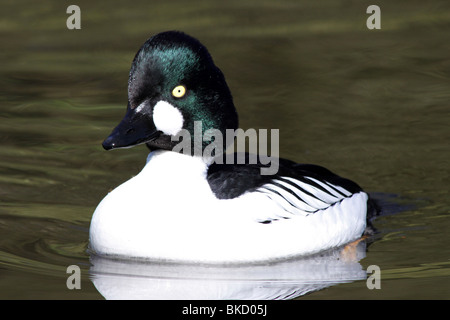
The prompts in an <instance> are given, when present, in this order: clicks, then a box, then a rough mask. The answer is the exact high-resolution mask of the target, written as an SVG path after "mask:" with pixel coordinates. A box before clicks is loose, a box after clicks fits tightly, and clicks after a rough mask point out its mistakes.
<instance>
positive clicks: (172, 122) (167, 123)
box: [153, 101, 184, 136]
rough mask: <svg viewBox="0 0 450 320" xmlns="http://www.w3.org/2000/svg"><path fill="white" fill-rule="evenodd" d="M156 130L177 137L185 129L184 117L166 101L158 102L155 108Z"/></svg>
mask: <svg viewBox="0 0 450 320" xmlns="http://www.w3.org/2000/svg"><path fill="white" fill-rule="evenodd" d="M153 122H154V123H155V126H156V129H158V130H159V131H162V132H163V133H164V134H167V135H172V136H174V135H176V134H177V133H178V132H180V130H181V129H182V128H183V122H184V119H183V115H182V114H181V112H180V110H178V108H175V107H174V106H173V105H171V104H170V103H168V102H166V101H158V103H157V104H156V105H155V107H154V108H153Z"/></svg>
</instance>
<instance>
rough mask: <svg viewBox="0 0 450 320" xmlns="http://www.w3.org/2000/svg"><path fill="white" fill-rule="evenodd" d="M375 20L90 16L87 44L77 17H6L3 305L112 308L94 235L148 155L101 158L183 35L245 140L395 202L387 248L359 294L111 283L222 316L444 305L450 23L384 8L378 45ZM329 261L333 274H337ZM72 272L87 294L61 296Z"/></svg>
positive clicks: (147, 11)
mask: <svg viewBox="0 0 450 320" xmlns="http://www.w3.org/2000/svg"><path fill="white" fill-rule="evenodd" d="M369 4H371V3H369V2H367V3H353V2H346V1H326V2H323V1H321V2H320V4H319V3H317V4H316V3H315V2H313V1H307V2H305V1H302V2H296V1H292V2H291V1H277V2H276V3H274V2H272V1H246V2H244V3H243V2H242V1H227V2H222V3H215V2H214V3H213V2H203V1H191V2H190V3H189V6H186V4H185V2H182V1H174V2H170V3H168V2H164V3H162V2H155V3H148V2H147V1H135V2H134V5H133V6H129V5H128V4H125V3H124V4H114V6H112V5H111V6H107V5H105V4H100V3H96V4H94V3H92V2H88V1H78V2H77V5H79V6H80V8H81V12H82V23H81V24H82V29H81V30H74V31H69V30H67V28H66V19H67V17H68V15H67V14H66V13H65V11H66V4H64V3H61V2H57V1H41V2H39V4H37V3H33V2H31V1H30V2H29V3H26V4H24V3H17V2H12V1H9V2H4V3H3V4H2V7H6V8H7V10H3V9H2V10H1V13H0V15H1V20H0V39H1V43H2V50H1V51H0V142H1V146H2V148H1V149H0V235H1V237H0V298H3V299H16V298H22V299H28V298H37V299H53V298H56V299H61V298H63V299H103V298H104V297H105V296H106V297H107V294H105V292H102V290H101V289H99V288H100V287H101V285H100V284H99V283H102V284H104V283H105V281H103V282H102V279H103V280H104V279H105V277H104V276H102V275H104V274H105V270H106V271H108V272H111V270H110V269H108V268H110V267H111V264H110V263H108V262H106V263H105V264H100V266H102V265H103V266H105V268H107V269H103V271H102V270H90V261H89V258H90V257H89V254H88V253H87V251H86V247H87V244H88V229H89V222H90V219H91V215H92V213H93V211H94V209H95V207H96V205H97V204H98V202H99V201H100V200H101V199H102V198H103V197H104V195H105V194H106V193H107V192H108V191H109V190H110V189H112V188H114V187H115V186H117V185H118V184H120V183H121V182H123V181H125V180H127V179H129V178H130V177H131V176H133V175H135V174H137V173H138V172H139V170H140V169H141V168H142V166H143V164H144V161H145V157H146V154H147V150H146V148H145V147H137V148H133V149H128V150H116V151H112V152H106V151H103V150H102V148H101V142H102V140H103V139H104V138H105V137H106V136H107V134H108V133H109V132H110V130H111V129H112V128H113V127H114V126H115V125H116V124H117V123H118V121H119V120H120V118H121V117H122V115H123V114H124V112H125V107H126V102H127V97H126V92H127V91H126V90H127V88H126V86H127V78H128V71H129V67H130V64H131V60H132V59H133V57H134V54H135V52H136V51H137V49H138V48H139V46H140V45H141V44H142V43H143V42H144V41H145V40H146V39H147V38H148V37H149V36H150V35H152V34H154V33H157V32H160V31H163V30H169V29H178V30H183V31H185V32H187V33H189V34H192V35H194V36H196V37H197V38H199V39H200V40H201V41H202V42H203V43H204V44H205V45H206V46H207V47H208V48H209V50H210V52H211V54H212V55H213V57H214V59H215V61H216V64H217V65H218V66H220V67H221V69H222V70H223V71H224V73H225V75H226V77H227V81H228V84H229V86H230V88H231V90H232V92H233V94H234V100H235V104H236V106H237V109H238V112H239V114H240V126H241V127H242V128H244V129H246V128H250V127H252V128H256V129H258V128H269V129H270V128H278V129H280V154H281V156H282V157H286V158H290V159H293V160H295V161H297V162H304V163H316V164H321V165H323V166H326V167H328V168H330V169H332V170H333V171H335V172H336V173H338V174H340V175H343V176H346V177H348V178H351V179H353V180H355V181H357V182H358V184H360V185H361V186H363V187H364V188H365V189H366V190H367V191H369V192H371V193H373V194H374V195H375V197H378V198H380V199H381V200H382V202H383V203H384V206H385V214H384V215H383V216H382V217H380V218H378V219H377V220H376V221H375V226H376V227H377V228H378V229H379V231H380V235H379V237H378V238H377V239H376V241H374V242H373V243H371V244H370V245H369V246H368V247H367V248H365V249H364V248H363V250H362V251H361V249H358V250H357V251H356V253H357V255H356V258H355V259H354V260H352V262H351V263H350V269H351V270H354V271H355V272H354V273H352V272H350V271H349V269H348V268H345V270H346V272H347V271H349V272H350V273H348V276H346V277H344V278H345V279H344V280H346V281H341V280H343V279H336V276H335V274H334V275H333V274H331V275H330V274H325V275H324V274H323V273H322V274H320V277H322V278H320V277H317V276H316V278H314V279H315V281H316V282H315V283H312V282H314V281H312V280H311V281H310V282H308V281H306V282H308V284H311V285H317V284H319V285H320V284H321V283H322V284H323V283H324V282H323V281H325V282H326V283H325V285H323V286H322V288H323V287H326V288H323V289H322V290H317V291H313V292H310V291H309V290H307V289H305V287H302V285H305V279H313V278H308V277H307V276H305V275H304V274H303V275H299V274H298V273H297V274H295V273H294V274H293V275H291V277H290V278H289V279H288V280H286V279H285V278H284V279H283V278H279V279H272V280H273V281H272V282H271V283H270V284H267V279H268V278H267V277H269V275H270V272H274V269H275V270H277V269H276V268H281V269H282V270H291V269H294V270H297V271H298V270H299V269H300V270H306V271H308V270H310V269H308V267H306V266H308V263H310V262H308V263H305V262H304V261H296V262H291V264H289V265H290V266H295V268H287V267H285V266H283V265H281V266H267V268H266V269H261V267H256V271H255V269H249V270H250V271H249V270H246V271H245V272H242V269H240V270H237V271H236V270H232V271H230V270H228V271H226V270H219V271H217V270H212V271H211V269H204V271H205V272H200V273H197V274H191V273H189V270H191V269H189V268H187V269H186V268H185V269H183V268H182V267H179V268H181V269H178V270H176V271H174V270H173V268H174V267H173V266H165V265H163V266H156V267H155V266H154V265H152V266H150V267H149V268H147V269H146V270H145V271H142V270H141V269H140V267H139V266H132V267H127V268H125V269H123V266H121V265H120V264H119V266H117V265H116V266H115V267H114V268H115V269H114V270H115V271H114V272H112V274H113V275H112V276H111V275H110V278H108V277H106V278H108V279H111V277H112V279H114V280H113V281H112V283H114V281H117V282H120V277H124V276H125V279H127V278H126V277H127V276H129V275H130V274H131V275H132V274H133V272H134V273H135V272H141V273H140V275H141V276H142V282H139V281H138V283H137V284H136V286H139V285H142V284H143V283H147V282H146V281H148V283H149V285H148V286H145V285H144V287H146V288H149V287H150V288H153V289H154V288H157V290H156V291H154V292H153V293H152V294H153V297H156V298H157V297H159V298H164V297H167V296H166V294H175V292H169V293H167V292H165V291H164V290H163V288H167V285H168V283H171V285H172V286H173V287H174V288H175V287H176V288H181V289H180V290H181V291H180V292H182V293H183V292H184V294H185V297H189V292H192V290H188V289H186V288H190V287H191V286H197V288H202V290H204V291H203V292H205V295H206V296H203V298H208V297H209V298H214V297H217V295H215V294H217V292H225V291H226V290H225V289H224V287H220V290H219V289H218V288H219V287H217V286H216V285H217V283H219V284H221V285H223V284H224V281H225V282H226V284H227V286H226V287H227V288H228V289H229V288H230V287H231V288H232V290H229V291H226V292H237V291H236V290H237V289H236V288H238V289H239V290H240V291H239V290H238V291H239V292H240V293H239V294H241V293H242V292H252V291H251V290H252V289H251V288H252V286H253V287H254V286H257V287H261V281H262V283H265V284H267V286H266V287H267V288H268V290H269V289H270V290H273V289H274V288H275V289H276V290H279V291H278V297H287V298H293V297H296V296H297V297H298V298H299V299H334V298H339V299H351V298H353V299H361V298H363V299H366V298H367V299H408V298H412V299H448V298H449V297H450V281H449V279H450V277H449V276H450V268H449V267H450V261H449V257H450V252H449V251H450V250H449V241H448V231H447V230H448V228H449V227H450V222H449V212H450V200H449V176H450V169H449V168H450V166H449V160H448V159H449V158H450V152H449V144H448V141H449V139H450V129H449V124H450V105H449V101H450V94H449V93H450V59H449V52H450V41H449V36H448V35H449V34H450V6H449V4H448V2H447V1H428V2H426V3H423V2H411V1H400V2H399V1H397V2H396V3H395V4H393V3H391V2H388V1H378V3H377V4H378V5H379V6H380V8H381V12H382V22H381V27H382V28H381V30H373V31H370V30H368V29H367V28H366V25H365V21H366V19H367V16H368V15H367V14H366V13H365V11H366V8H367V6H368V5H369ZM333 254H334V255H336V254H340V251H339V252H337V253H336V252H335V253H333ZM333 257H336V256H333ZM325 260H326V259H325ZM330 261H331V262H330ZM330 261H325V262H324V263H325V267H324V269H326V266H330V263H331V264H334V263H336V259H334V258H333V259H331V260H330ZM314 263H316V262H314ZM321 263H323V261H322V262H321ZM73 264H76V265H78V266H80V268H81V290H68V289H67V287H66V280H67V277H68V276H69V274H67V273H66V269H67V267H68V266H69V265H73ZM112 264H113V265H114V263H112ZM321 265H322V266H324V265H323V264H321ZM370 265H377V266H379V267H380V270H381V289H379V290H377V289H373V290H369V289H368V288H367V286H366V280H365V270H366V269H367V268H368V266H370ZM347 266H348V265H347ZM121 268H122V269H121ZM283 268H284V269H283ZM352 268H353V269H352ZM117 270H119V271H117ZM123 270H127V272H128V273H127V272H124V271H123ZM136 270H137V271H136ZM196 270H197V271H198V269H196ZM200 270H203V269H200ZM261 270H263V271H261ZM328 270H329V269H328ZM96 272H97V273H96ZM142 272H144V273H142ZM227 272H228V273H227ZM265 272H266V273H267V274H266V275H264V273H265ZM114 274H115V275H116V276H115V277H114ZM127 274H128V275H127ZM277 274H280V273H279V272H278V273H277ZM281 274H282V275H285V276H288V275H290V273H289V272H288V271H286V273H281ZM307 274H308V273H307ZM227 275H230V276H229V277H228V276H227ZM309 276H311V274H309ZM199 277H200V278H201V279H200V280H199ZM202 277H203V278H202ZM208 277H209V278H208ZM224 277H225V278H224ZM138 278H139V277H138ZM149 279H150V280H149ZM205 279H206V280H205ZM324 279H325V280H324ZM219 280H220V281H219ZM99 281H100V282H99ZM106 282H107V281H106ZM173 283H176V284H177V285H173ZM244 284H245V286H244ZM182 285H185V287H184V288H183V286H182ZM266 287H265V288H266ZM101 288H104V287H101ZM135 288H136V287H135ZM158 288H160V290H158ZM249 288H250V289H249ZM302 288H303V289H304V290H303V289H302ZM228 289H227V290H228ZM241 289H242V290H241ZM315 289H319V287H317V288H315ZM183 290H184V291H183ZM208 290H209V291H208ZM233 290H235V291H233ZM249 290H250V291H249ZM282 290H284V291H282ZM289 290H291V291H289ZM282 292H284V293H282ZM289 292H290V293H289ZM307 292H309V294H306V295H303V294H304V293H307ZM122 293H123V290H122ZM158 293H159V294H160V295H159V296H158ZM237 294H238V293H234V297H245V296H239V295H237ZM270 294H272V295H271V296H269V295H268V296H267V297H272V298H273V297H277V295H276V294H275V296H274V293H273V291H271V293H270ZM283 295H284V296H283ZM247 297H248V296H247Z"/></svg>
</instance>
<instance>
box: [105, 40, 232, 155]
mask: <svg viewBox="0 0 450 320" xmlns="http://www.w3.org/2000/svg"><path fill="white" fill-rule="evenodd" d="M199 122H201V124H202V126H201V127H202V134H204V133H205V131H207V130H209V129H216V130H219V131H220V132H221V133H222V134H223V136H224V137H225V130H226V129H233V130H234V129H236V128H237V126H238V117H237V113H236V110H235V107H234V105H233V99H232V96H231V93H230V90H229V88H228V86H227V84H226V82H225V78H224V76H223V73H222V72H221V71H220V69H219V68H218V67H216V66H215V64H214V62H213V60H212V58H211V56H210V54H209V52H208V50H207V49H206V48H205V47H204V46H203V45H202V44H201V43H200V42H199V41H198V40H197V39H195V38H192V37H190V36H188V35H186V34H184V33H181V32H176V31H169V32H163V33H160V34H157V35H155V36H153V37H151V38H150V39H148V40H147V41H146V42H145V43H144V44H143V46H142V47H141V48H140V49H139V51H138V52H137V54H136V56H135V58H134V60H133V63H132V66H131V70H130V76H129V81H128V107H127V113H126V115H125V117H124V119H123V120H122V121H121V122H120V124H119V125H118V126H117V127H116V128H115V129H114V130H113V132H112V133H111V135H110V136H109V137H108V138H107V139H106V140H105V141H104V142H103V146H104V148H105V149H113V148H124V147H130V146H134V145H137V144H142V143H146V144H147V145H148V146H149V148H151V149H166V150H172V149H173V147H174V146H175V145H176V144H177V143H178V142H177V141H172V139H173V136H174V135H176V134H177V131H179V130H180V129H184V130H187V131H188V132H190V133H191V135H193V134H194V127H195V124H196V123H197V124H198V123H199ZM208 143H209V142H207V141H203V148H204V147H206V146H207V145H208ZM225 147H226V146H224V148H225Z"/></svg>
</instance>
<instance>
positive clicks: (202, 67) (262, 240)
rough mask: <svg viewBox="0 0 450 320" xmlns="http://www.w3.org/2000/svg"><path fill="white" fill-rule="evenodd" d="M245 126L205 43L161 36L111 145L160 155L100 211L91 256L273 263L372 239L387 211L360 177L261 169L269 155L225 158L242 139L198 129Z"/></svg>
mask: <svg viewBox="0 0 450 320" xmlns="http://www.w3.org/2000/svg"><path fill="white" fill-rule="evenodd" d="M199 124H200V127H199V126H198V125H199ZM237 128H238V114H237V111H236V108H235V106H234V103H233V97H232V94H231V92H230V89H229V87H228V85H227V83H226V80H225V76H224V74H223V73H222V71H221V70H220V69H219V68H218V67H217V66H216V65H215V63H214V61H213V59H212V57H211V55H210V53H209V51H208V50H207V48H206V47H205V46H204V45H203V44H202V43H201V42H200V41H199V40H197V39H196V38H194V37H192V36H190V35H188V34H186V33H184V32H181V31H165V32H161V33H158V34H156V35H153V36H151V37H150V38H149V39H148V40H147V41H146V42H145V43H144V44H143V45H142V46H141V48H140V49H139V50H138V52H137V53H136V55H135V57H134V59H133V62H132V65H131V69H130V73H129V79H128V105H127V110H126V113H125V116H124V118H123V119H122V120H121V121H120V122H119V124H118V125H117V127H115V128H114V129H113V130H112V132H111V134H110V135H109V136H108V137H107V138H106V139H105V140H104V141H103V144H102V145H103V148H104V149H106V150H111V149H119V148H130V147H133V146H137V145H146V146H147V147H148V148H149V149H150V153H149V155H148V157H147V160H146V163H145V165H144V167H143V168H142V170H141V171H140V172H139V173H138V174H137V175H136V176H134V177H132V178H131V179H129V180H128V181H126V182H124V183H122V184H121V185H119V186H118V187H117V188H115V189H113V190H112V191H111V192H109V193H108V194H107V195H106V196H105V197H104V198H103V200H101V202H100V203H99V204H98V206H97V208H96V209H95V211H94V213H93V216H92V220H91V224H90V230H89V250H90V251H91V252H92V253H93V254H96V255H100V256H106V257H114V258H121V259H139V260H140V259H144V260H151V261H166V262H175V263H213V264H217V263H218V264H234V263H238V264H239V263H266V262H272V261H279V260H283V259H291V258H294V257H299V256H307V255H313V254H317V253H320V252H323V251H326V250H330V249H333V248H338V247H340V246H344V245H345V244H348V243H350V242H352V241H358V239H361V237H363V236H365V235H370V234H372V233H373V230H374V228H373V225H372V224H371V220H372V218H373V217H375V216H376V215H377V214H378V213H379V210H380V208H379V207H378V205H377V204H376V202H375V200H373V199H372V198H371V197H370V196H369V194H368V193H366V192H365V191H364V190H363V189H362V188H361V187H360V186H359V185H358V184H356V183H355V182H353V181H351V180H349V179H346V178H343V177H340V176H338V175H336V174H334V173H333V172H331V171H330V170H328V169H326V168H324V167H321V166H319V165H313V164H299V163H296V162H294V161H291V160H287V159H282V158H276V161H277V163H278V166H277V172H276V173H273V174H262V169H263V168H267V166H268V165H267V162H265V163H264V161H262V158H261V157H260V156H257V161H256V162H255V161H253V162H252V161H250V160H251V159H252V158H251V157H252V155H251V154H250V153H248V152H239V153H238V152H233V151H232V152H231V153H230V152H227V148H228V149H229V147H230V144H231V143H232V142H233V141H231V142H230V141H223V142H221V140H220V139H216V138H215V139H212V138H211V139H209V140H208V139H207V138H206V139H205V138H203V139H200V140H199V139H198V138H197V137H196V135H195V134H194V133H195V131H196V130H197V131H198V132H200V133H201V134H202V135H203V137H204V136H205V135H207V133H208V132H211V130H214V131H213V132H215V133H216V136H219V135H220V134H222V135H223V136H225V135H226V132H227V130H236V129H237ZM198 132H197V133H198ZM181 133H183V134H181ZM216 136H215V137H216ZM180 137H181V138H180ZM200 137H201V136H200ZM180 139H181V142H180ZM224 140H228V139H224ZM231 140H232V139H231ZM180 144H182V146H183V148H180ZM212 146H214V148H212ZM208 148H209V149H208ZM206 150H209V151H210V152H209V153H206V155H205V151H206ZM211 150H212V151H211ZM230 154H231V156H230ZM224 159H228V160H230V161H224ZM239 159H240V160H241V161H238V160H239ZM253 159H254V158H253ZM220 160H222V161H220Z"/></svg>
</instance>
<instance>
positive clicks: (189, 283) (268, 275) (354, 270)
mask: <svg viewBox="0 0 450 320" xmlns="http://www.w3.org/2000/svg"><path fill="white" fill-rule="evenodd" d="M365 249H366V246H365V243H364V241H361V242H359V243H358V244H355V245H352V246H350V245H349V246H347V247H345V248H340V249H336V250H333V251H329V252H326V253H322V254H320V255H314V256H310V257H303V258H297V259H293V260H286V261H280V262H275V263H271V264H267V265H235V266H233V265H230V266H216V265H194V264H175V263H170V264H168V263H157V262H136V261H134V262H133V261H125V260H112V259H108V258H101V257H99V256H96V255H91V264H92V266H91V269H90V272H91V275H92V282H93V283H94V285H95V287H96V288H97V290H98V291H99V292H100V293H101V294H102V295H103V296H104V297H105V298H106V299H152V300H157V299H162V300H178V299H187V300H208V299H221V300H222V299H244V300H262V299H293V298H295V297H298V296H301V295H304V294H307V293H309V292H312V291H316V290H319V289H323V288H326V287H329V286H332V285H335V284H338V283H345V282H351V281H355V280H363V279H366V272H365V271H364V270H363V269H362V266H361V265H360V264H359V261H360V260H361V259H362V258H364V257H365Z"/></svg>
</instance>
